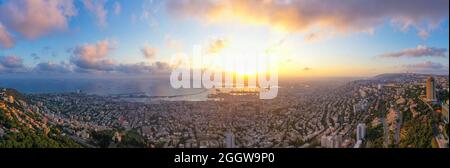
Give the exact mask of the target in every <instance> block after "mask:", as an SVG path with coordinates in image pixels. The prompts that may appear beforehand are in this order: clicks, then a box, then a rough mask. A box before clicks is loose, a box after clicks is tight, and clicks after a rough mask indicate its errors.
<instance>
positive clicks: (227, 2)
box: [166, 0, 449, 37]
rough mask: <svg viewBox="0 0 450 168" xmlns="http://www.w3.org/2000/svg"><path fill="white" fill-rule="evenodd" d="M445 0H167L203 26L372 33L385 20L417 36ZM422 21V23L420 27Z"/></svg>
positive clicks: (436, 19) (443, 11) (435, 19)
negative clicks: (225, 24) (223, 24)
mask: <svg viewBox="0 0 450 168" xmlns="http://www.w3.org/2000/svg"><path fill="white" fill-rule="evenodd" d="M448 6H449V1H447V0H429V1H423V0H395V1H392V0H358V1H336V0H182V1H180V0H168V2H167V6H166V7H167V9H168V11H169V12H170V13H172V14H173V15H175V16H178V17H183V18H196V19H199V20H203V21H207V22H213V23H214V22H220V21H234V22H240V23H245V24H258V25H267V26H270V27H272V28H275V29H281V30H285V31H289V32H304V31H308V30H311V29H313V28H317V27H319V28H324V29H326V30H327V31H329V30H333V31H335V32H354V31H357V32H372V31H373V28H374V27H376V26H379V25H382V24H383V23H384V22H385V21H386V19H389V20H391V21H392V22H393V23H395V24H394V25H395V26H399V28H401V29H405V28H410V27H412V28H415V29H417V30H418V31H419V34H420V35H421V36H422V37H426V36H424V35H425V34H426V33H427V31H430V30H432V27H434V26H435V25H438V24H439V23H440V22H441V21H442V20H443V19H444V18H446V17H448V11H449V10H448V9H449V8H448ZM423 22H427V23H428V25H426V26H425V27H424V26H423V24H421V23H423Z"/></svg>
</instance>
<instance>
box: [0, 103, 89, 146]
mask: <svg viewBox="0 0 450 168" xmlns="http://www.w3.org/2000/svg"><path fill="white" fill-rule="evenodd" d="M5 114H6V113H5V111H3V110H1V109H0V128H4V132H5V135H3V137H0V148H79V147H82V146H81V145H79V144H78V143H76V142H75V141H73V140H72V139H70V138H69V137H67V136H63V135H61V134H58V133H59V132H60V131H59V130H55V128H50V132H49V134H48V135H46V134H44V131H40V130H33V129H30V128H28V127H25V126H22V125H20V124H19V123H18V121H17V120H16V119H14V118H13V119H8V118H7V117H6V115H5ZM11 130H16V131H11Z"/></svg>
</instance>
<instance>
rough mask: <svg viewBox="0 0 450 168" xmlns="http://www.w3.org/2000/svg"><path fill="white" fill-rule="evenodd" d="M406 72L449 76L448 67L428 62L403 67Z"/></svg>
mask: <svg viewBox="0 0 450 168" xmlns="http://www.w3.org/2000/svg"><path fill="white" fill-rule="evenodd" d="M403 68H404V69H405V70H406V71H411V72H418V73H433V74H448V70H449V69H448V66H445V65H443V64H441V63H437V62H431V61H426V62H423V63H418V64H409V65H403Z"/></svg>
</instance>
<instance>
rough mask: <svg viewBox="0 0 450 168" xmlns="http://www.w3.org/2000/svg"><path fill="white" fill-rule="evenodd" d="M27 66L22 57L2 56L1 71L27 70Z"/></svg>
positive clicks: (0, 59) (0, 57)
mask: <svg viewBox="0 0 450 168" xmlns="http://www.w3.org/2000/svg"><path fill="white" fill-rule="evenodd" d="M25 71H26V68H25V66H24V64H23V59H22V57H19V56H15V55H11V56H0V73H18V72H25Z"/></svg>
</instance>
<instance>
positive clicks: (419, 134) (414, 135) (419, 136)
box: [399, 117, 433, 148]
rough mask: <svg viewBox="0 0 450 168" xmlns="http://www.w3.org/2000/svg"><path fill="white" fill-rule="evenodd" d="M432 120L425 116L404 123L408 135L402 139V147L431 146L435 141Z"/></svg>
mask: <svg viewBox="0 0 450 168" xmlns="http://www.w3.org/2000/svg"><path fill="white" fill-rule="evenodd" d="M430 122H431V120H427V119H426V118H424V117H419V118H417V119H412V120H410V121H407V122H405V123H404V126H403V128H404V129H406V132H407V134H406V137H405V138H402V139H401V140H400V144H399V146H400V147H402V148H407V147H413V148H431V147H432V141H433V131H432V129H431V123H430Z"/></svg>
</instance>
